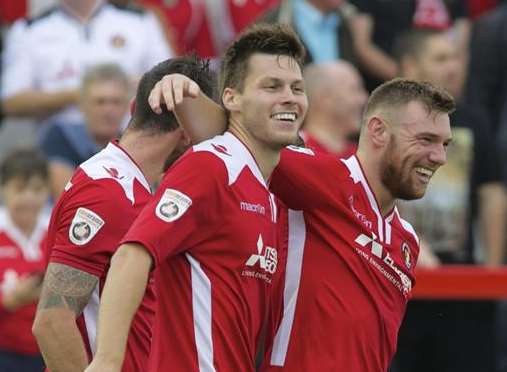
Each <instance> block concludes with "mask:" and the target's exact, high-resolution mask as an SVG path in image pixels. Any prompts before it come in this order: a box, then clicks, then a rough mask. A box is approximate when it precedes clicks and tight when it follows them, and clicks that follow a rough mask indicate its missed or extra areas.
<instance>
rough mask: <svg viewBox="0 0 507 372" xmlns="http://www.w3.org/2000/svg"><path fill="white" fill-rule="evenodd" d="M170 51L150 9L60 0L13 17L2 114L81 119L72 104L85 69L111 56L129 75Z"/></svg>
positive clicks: (136, 75) (90, 0) (98, 1)
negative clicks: (39, 12) (44, 8)
mask: <svg viewBox="0 0 507 372" xmlns="http://www.w3.org/2000/svg"><path fill="white" fill-rule="evenodd" d="M171 54H172V52H171V50H170V48H169V46H168V44H167V41H166V39H165V37H164V35H163V32H162V30H161V28H160V24H159V22H158V20H157V19H156V17H155V16H154V15H153V14H152V13H147V12H140V11H134V10H129V9H126V8H125V9H124V8H119V7H115V6H113V5H110V4H108V3H105V2H104V1H102V0H79V1H76V0H60V2H59V5H58V6H56V7H54V8H52V9H50V10H48V11H46V12H45V13H44V14H42V15H40V16H38V17H35V18H33V19H23V20H19V21H17V22H16V23H14V25H13V27H12V29H11V31H10V33H9V34H8V36H7V39H6V45H5V53H4V61H3V62H4V69H3V71H2V108H3V111H4V113H5V114H6V115H11V116H29V117H37V118H43V117H48V116H50V115H53V114H57V116H56V118H57V119H58V121H61V122H66V123H71V122H74V123H75V122H80V121H81V120H82V118H81V116H80V114H79V111H78V110H77V108H76V106H75V104H76V103H77V101H78V98H79V89H78V87H79V83H80V80H81V77H82V75H83V73H84V72H85V71H86V69H87V68H89V67H90V66H92V65H95V64H97V63H105V62H115V63H118V64H119V65H120V66H122V68H123V69H124V70H125V71H126V72H127V74H128V75H129V76H130V77H131V78H132V79H137V78H139V77H140V76H141V74H142V73H143V72H144V71H146V70H148V69H149V68H150V67H151V66H153V65H154V64H156V63H158V62H160V61H161V60H164V59H166V58H168V57H170V56H171Z"/></svg>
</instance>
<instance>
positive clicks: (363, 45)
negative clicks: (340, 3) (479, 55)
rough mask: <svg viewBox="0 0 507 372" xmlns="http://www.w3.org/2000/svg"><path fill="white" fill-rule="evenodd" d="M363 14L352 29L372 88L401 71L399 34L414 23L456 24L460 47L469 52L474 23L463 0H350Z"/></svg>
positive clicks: (432, 25)
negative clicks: (396, 53)
mask: <svg viewBox="0 0 507 372" xmlns="http://www.w3.org/2000/svg"><path fill="white" fill-rule="evenodd" d="M349 1H350V2H351V3H352V4H354V5H355V6H356V7H357V8H358V10H359V12H360V14H358V15H357V16H356V17H354V19H353V22H352V23H351V31H352V35H353V40H354V49H355V52H356V54H357V60H358V63H359V66H360V68H361V71H362V72H363V75H364V77H365V81H366V85H367V87H368V89H369V90H372V89H374V88H375V87H376V86H377V85H379V84H380V83H381V82H383V81H385V80H388V79H391V78H393V77H395V76H396V74H397V65H396V61H395V60H394V59H393V57H392V51H393V45H394V42H395V39H396V37H397V36H399V35H400V34H401V33H403V32H404V31H407V30H409V29H411V28H413V27H416V28H418V27H423V28H434V29H438V30H444V29H448V28H451V27H452V28H453V29H454V31H455V37H456V41H457V44H458V45H460V51H463V53H464V54H468V48H467V47H466V46H467V44H468V39H469V32H470V31H469V29H470V23H469V21H468V20H467V18H466V17H467V10H466V3H465V1H463V0H405V1H400V0H349Z"/></svg>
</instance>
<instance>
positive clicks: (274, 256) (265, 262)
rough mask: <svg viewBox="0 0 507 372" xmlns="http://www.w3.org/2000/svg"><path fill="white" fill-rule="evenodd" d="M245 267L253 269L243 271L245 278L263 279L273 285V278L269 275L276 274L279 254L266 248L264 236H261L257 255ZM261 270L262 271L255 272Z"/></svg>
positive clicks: (258, 241) (272, 249)
mask: <svg viewBox="0 0 507 372" xmlns="http://www.w3.org/2000/svg"><path fill="white" fill-rule="evenodd" d="M245 265H246V266H248V268H251V270H249V269H245V270H243V272H242V275H243V276H247V277H252V278H258V279H263V280H265V281H266V282H268V283H271V277H270V276H269V275H268V274H271V275H273V274H274V273H275V272H276V268H277V265H278V252H277V250H276V248H273V247H269V246H265V245H264V241H263V239H262V235H261V234H259V239H257V253H254V254H252V255H251V256H250V258H248V260H247V261H246V263H245ZM259 268H260V269H261V271H258V270H255V269H259Z"/></svg>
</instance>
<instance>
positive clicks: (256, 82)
mask: <svg viewBox="0 0 507 372" xmlns="http://www.w3.org/2000/svg"><path fill="white" fill-rule="evenodd" d="M303 56H304V48H303V46H302V45H301V43H300V41H299V39H298V38H297V36H296V35H295V33H294V32H293V31H292V30H291V29H290V28H288V27H286V26H282V25H272V26H267V25H258V26H254V27H252V28H250V29H248V30H246V31H245V32H244V33H243V34H241V35H240V36H239V37H238V39H237V40H236V41H235V42H234V43H233V44H232V45H231V46H230V47H229V49H228V50H227V51H226V53H225V56H224V58H223V65H222V68H221V73H222V75H221V79H220V88H221V89H220V94H221V99H222V104H223V106H224V107H225V110H226V111H227V116H228V130H227V132H225V133H224V134H223V135H222V136H216V137H214V138H212V139H211V140H209V141H205V142H203V143H201V144H199V145H196V146H194V147H193V148H192V150H191V151H189V152H187V154H186V155H184V156H183V157H182V158H181V159H180V160H179V161H178V162H177V163H176V164H175V165H174V166H173V167H172V168H171V169H170V171H169V172H168V173H167V174H166V175H165V177H164V180H163V181H162V184H161V186H160V188H159V192H158V193H157V195H156V196H155V198H154V199H153V200H152V202H151V203H149V204H148V205H147V207H146V208H145V209H144V210H143V212H142V213H141V215H140V216H139V218H138V219H137V220H136V222H135V223H134V224H133V226H132V228H131V229H130V231H129V232H128V233H127V235H126V236H125V238H124V239H123V245H122V246H121V247H120V248H119V249H118V251H117V253H116V254H115V256H114V257H113V260H112V265H111V269H110V271H109V275H108V279H107V283H106V286H105V288H104V292H103V297H102V303H101V309H100V318H99V329H98V334H99V340H98V341H99V342H98V346H99V349H98V351H97V354H96V356H95V359H94V361H93V362H92V364H91V365H90V367H89V368H88V369H87V371H101V372H104V371H117V370H118V368H119V365H121V362H122V360H123V356H124V353H125V340H126V338H127V334H128V329H129V326H130V319H131V317H132V314H133V313H134V311H135V309H136V308H137V306H138V305H139V302H140V300H141V296H142V293H143V292H144V289H145V286H146V282H147V278H148V273H149V272H150V268H151V267H152V266H155V269H156V273H157V274H156V275H157V283H158V285H157V289H158V295H159V298H160V302H159V304H160V306H159V308H158V313H157V314H158V315H157V324H159V325H160V329H159V331H158V332H157V333H156V336H155V340H154V346H153V353H152V356H151V358H152V360H151V366H150V367H151V368H150V371H164V370H167V369H174V370H175V371H216V370H219V371H231V372H232V371H242V372H247V371H251V372H253V371H255V357H256V353H257V345H258V343H259V342H260V341H261V337H262V328H263V325H264V324H265V318H266V314H267V311H268V303H269V301H270V297H271V287H272V282H273V280H275V279H276V276H277V275H278V263H279V260H280V259H281V253H282V252H279V250H278V248H277V247H278V242H277V225H276V221H277V216H278V212H277V207H276V204H275V201H274V197H273V195H272V194H271V193H270V192H269V190H268V188H267V182H268V179H269V177H270V175H271V172H272V170H273V168H274V167H275V166H276V164H277V163H278V160H279V157H280V150H281V149H282V148H283V147H285V146H286V145H288V144H291V143H293V142H294V141H295V140H296V138H297V133H298V130H299V127H300V126H301V123H302V121H303V118H304V115H305V113H306V109H307V99H306V95H305V91H304V84H303V77H302V73H301V64H302V59H303ZM180 98H181V97H180ZM176 112H177V111H176ZM206 120H209V118H206ZM279 253H280V254H279ZM124 288H126V290H124ZM127 355H128V353H127Z"/></svg>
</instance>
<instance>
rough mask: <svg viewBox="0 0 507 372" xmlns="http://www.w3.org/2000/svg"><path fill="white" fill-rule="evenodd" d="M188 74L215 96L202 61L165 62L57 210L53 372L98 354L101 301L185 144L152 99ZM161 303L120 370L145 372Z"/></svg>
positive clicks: (49, 345) (47, 335) (45, 312)
mask: <svg viewBox="0 0 507 372" xmlns="http://www.w3.org/2000/svg"><path fill="white" fill-rule="evenodd" d="M177 72H178V73H183V74H186V75H187V76H188V77H190V78H192V79H196V80H195V81H196V82H197V84H200V85H201V89H203V91H205V92H207V94H212V91H211V82H210V81H211V77H210V75H209V72H208V70H207V65H206V64H204V63H203V62H201V61H200V60H198V59H196V58H189V57H180V58H175V59H172V60H168V61H165V62H162V63H160V64H158V65H157V66H155V67H154V68H152V69H151V70H150V71H149V72H147V73H146V74H145V75H144V76H143V77H142V78H141V81H140V82H139V89H138V92H137V96H136V101H135V102H136V104H135V105H136V106H135V110H134V113H133V115H132V118H131V120H130V123H129V126H128V128H127V130H126V131H125V133H124V134H123V135H122V137H121V139H120V140H119V141H115V142H111V143H109V145H107V146H106V147H105V149H104V150H102V151H101V152H99V153H98V154H97V155H95V156H93V157H92V158H90V159H89V160H87V161H86V162H84V163H83V164H81V165H80V166H79V168H78V169H77V171H76V172H75V174H74V176H73V177H72V179H71V180H70V181H69V183H68V184H67V186H66V187H65V191H64V193H63V194H62V196H61V197H60V199H59V201H58V203H57V205H56V206H55V208H54V210H53V215H52V218H51V223H50V227H49V236H48V243H47V246H48V251H49V253H50V257H49V266H48V268H47V272H46V276H45V278H44V284H43V290H42V294H41V298H40V301H39V306H38V310H37V316H36V319H35V322H34V325H33V332H34V335H35V336H36V338H37V342H38V343H39V346H40V349H41V351H42V354H43V356H44V360H45V362H46V365H47V367H48V368H49V370H50V371H69V372H70V371H82V370H84V369H85V368H86V366H87V365H88V363H89V361H90V360H91V358H92V356H93V355H94V353H95V350H96V335H97V333H96V327H97V316H98V305H99V298H100V294H101V292H102V288H103V286H104V280H105V277H106V274H107V272H108V268H109V265H110V259H111V256H112V255H113V254H114V252H115V250H116V248H117V246H118V244H119V242H120V239H121V238H122V237H123V235H124V234H125V233H126V232H127V231H128V229H129V227H130V225H131V224H132V222H133V221H134V219H135V218H136V217H137V215H138V214H139V212H140V211H141V210H142V208H143V207H144V206H145V204H146V203H147V202H148V200H149V199H150V197H151V189H150V186H151V185H152V184H153V183H154V182H156V181H158V179H159V177H160V174H161V172H162V168H163V166H164V163H165V161H166V159H167V157H168V156H169V155H170V154H171V152H172V151H173V150H174V149H175V148H177V147H179V146H181V143H182V142H185V141H186V139H185V136H184V133H183V131H182V130H181V129H180V128H179V127H178V124H177V122H176V119H175V117H174V115H173V114H172V113H171V112H168V111H167V110H164V112H162V113H161V114H160V115H155V114H153V113H152V112H151V111H150V110H149V109H147V100H148V96H147V95H148V93H149V91H150V90H151V88H152V87H153V84H154V83H155V82H156V81H158V80H159V79H161V78H162V77H163V76H164V75H166V74H171V73H177ZM155 300H156V297H155V294H154V290H153V282H152V278H151V275H150V284H149V286H148V288H147V290H146V293H145V294H144V297H143V300H142V304H141V306H140V309H139V311H138V312H137V313H136V314H135V317H134V320H133V327H132V333H131V335H130V337H129V339H128V348H129V353H128V356H127V358H126V359H125V361H124V363H123V368H122V367H121V365H120V366H119V367H118V370H120V368H121V370H122V371H124V372H134V371H144V370H146V369H147V365H148V354H149V351H150V347H151V339H152V331H153V320H154V311H155V306H156V302H155Z"/></svg>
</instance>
